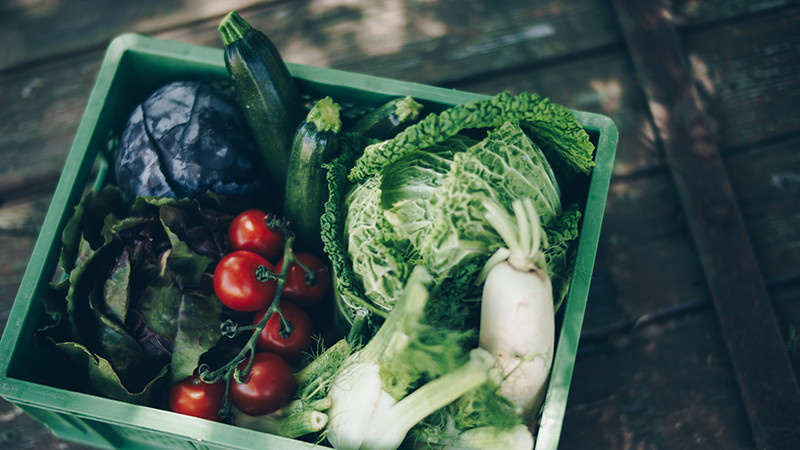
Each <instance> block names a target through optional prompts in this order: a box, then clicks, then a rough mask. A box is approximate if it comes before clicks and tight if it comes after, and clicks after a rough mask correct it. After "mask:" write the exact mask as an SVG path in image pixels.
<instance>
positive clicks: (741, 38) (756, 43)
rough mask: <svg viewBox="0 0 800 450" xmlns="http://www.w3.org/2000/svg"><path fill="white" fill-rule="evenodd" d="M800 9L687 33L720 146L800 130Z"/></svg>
mask: <svg viewBox="0 0 800 450" xmlns="http://www.w3.org/2000/svg"><path fill="white" fill-rule="evenodd" d="M798 29H800V7H795V8H784V9H781V10H777V11H773V12H767V13H763V14H759V15H756V16H753V17H752V18H748V19H747V20H738V21H734V22H726V23H723V24H720V25H718V26H714V27H708V28H703V29H700V30H690V31H689V32H687V33H685V34H684V35H683V36H682V37H683V39H682V42H683V43H684V45H685V49H686V56H687V58H688V59H689V61H690V63H691V69H692V74H693V77H694V79H695V83H696V85H697V87H698V90H699V91H700V93H701V94H702V95H703V98H704V99H705V101H706V103H707V104H708V105H709V108H710V109H711V111H712V112H713V114H714V116H715V120H716V125H715V126H716V127H717V128H718V130H717V132H718V134H719V142H720V146H722V147H723V148H725V149H729V148H740V147H743V146H747V145H749V144H752V143H756V142H761V141H765V140H770V139H780V138H784V137H785V136H787V135H789V134H792V133H797V132H800V115H799V114H797V105H798V104H800V78H798V76H797V74H798V70H800V33H798V32H797V30H798Z"/></svg>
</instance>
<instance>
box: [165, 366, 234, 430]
mask: <svg viewBox="0 0 800 450" xmlns="http://www.w3.org/2000/svg"><path fill="white" fill-rule="evenodd" d="M224 396H225V383H223V382H221V381H217V382H216V383H205V382H203V381H201V380H200V378H198V377H197V376H191V377H187V378H184V379H183V380H181V381H179V382H177V383H175V384H174V385H173V386H172V388H170V390H169V409H170V411H174V412H177V413H181V414H186V415H189V416H194V417H201V418H203V419H208V420H215V421H217V422H220V421H222V417H221V416H220V415H219V411H220V409H222V399H223V397H224Z"/></svg>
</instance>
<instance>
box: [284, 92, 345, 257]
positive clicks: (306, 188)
mask: <svg viewBox="0 0 800 450" xmlns="http://www.w3.org/2000/svg"><path fill="white" fill-rule="evenodd" d="M341 128H342V120H341V116H340V110H339V105H337V104H336V103H334V102H333V99H331V98H330V97H325V98H323V99H321V100H319V101H317V102H316V103H315V104H314V106H313V107H312V108H311V110H310V111H309V112H308V116H307V117H306V119H305V120H304V121H303V123H301V124H300V126H299V127H297V132H296V133H295V136H294V141H293V142H292V150H291V155H290V157H289V166H288V178H287V180H286V194H285V197H284V204H283V215H284V217H285V218H286V220H288V221H289V228H290V229H291V230H292V231H293V232H294V234H295V236H296V240H295V245H297V247H298V248H299V249H300V250H302V251H308V252H311V253H315V254H317V255H321V254H322V238H321V237H320V235H321V233H322V226H321V225H320V218H321V217H322V214H323V213H324V212H325V202H327V201H328V181H327V178H326V176H327V170H325V169H324V168H323V164H326V163H329V162H330V161H331V160H332V159H333V158H334V157H336V155H337V154H338V148H339V136H340V134H339V132H340V131H341Z"/></svg>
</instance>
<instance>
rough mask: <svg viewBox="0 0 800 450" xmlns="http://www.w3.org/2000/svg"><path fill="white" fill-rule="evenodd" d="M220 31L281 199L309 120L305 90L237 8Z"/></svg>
mask: <svg viewBox="0 0 800 450" xmlns="http://www.w3.org/2000/svg"><path fill="white" fill-rule="evenodd" d="M218 31H219V34H220V37H221V38H222V43H223V44H224V46H225V67H226V68H227V70H228V74H229V75H230V77H231V79H232V81H233V85H234V89H235V90H236V94H237V96H238V97H239V102H240V104H241V105H242V109H243V111H244V115H245V117H246V119H247V123H248V125H249V126H250V129H251V131H252V133H253V137H254V140H255V142H256V145H257V146H258V148H259V151H260V153H261V159H262V161H263V163H264V170H265V171H266V175H267V176H266V182H267V186H268V187H269V188H270V189H271V192H274V193H275V194H276V196H275V197H274V198H277V199H280V198H282V197H283V189H284V188H285V186H286V170H287V169H286V167H287V164H288V163H289V152H290V147H291V144H292V138H293V136H294V132H295V130H297V126H298V124H299V123H300V122H301V121H302V120H303V111H304V108H303V103H302V102H301V98H300V93H299V91H298V89H297V86H296V85H295V82H294V79H293V78H292V77H291V75H290V74H289V69H288V68H287V67H286V64H285V63H284V62H283V59H282V58H281V55H280V53H279V52H278V49H277V48H276V47H275V45H274V44H273V43H272V41H270V40H269V38H268V37H267V36H266V35H265V34H264V33H262V32H261V31H259V30H257V29H255V28H253V27H252V26H250V24H249V23H248V22H247V21H246V20H244V19H243V18H242V17H241V16H239V14H238V13H236V11H231V12H230V13H229V14H228V15H227V16H225V18H224V19H222V22H220V25H219V30H218ZM275 206H277V207H280V205H275Z"/></svg>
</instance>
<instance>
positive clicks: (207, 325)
mask: <svg viewBox="0 0 800 450" xmlns="http://www.w3.org/2000/svg"><path fill="white" fill-rule="evenodd" d="M121 199H122V195H121V193H120V192H119V190H118V189H117V188H116V187H111V186H107V187H105V188H103V189H101V190H93V191H91V192H89V193H88V194H87V195H86V196H84V198H83V199H82V201H81V202H80V203H79V205H78V206H77V207H76V209H75V214H74V215H73V216H72V217H71V218H70V220H69V221H68V223H67V225H66V226H65V231H64V233H63V236H62V239H63V242H64V245H63V248H62V252H61V267H62V269H63V271H64V273H65V274H66V275H67V278H66V279H65V280H64V281H63V282H62V283H59V284H58V285H54V286H53V288H52V289H51V290H49V293H48V295H47V303H46V308H47V310H48V311H50V312H52V313H53V315H52V317H53V322H51V323H49V324H46V325H45V326H43V327H42V328H41V329H40V330H39V334H40V335H43V336H46V337H49V338H50V340H51V341H52V342H55V343H56V347H57V348H59V349H61V350H62V351H63V353H64V354H65V355H67V356H68V357H69V359H71V360H72V361H73V362H75V363H76V364H77V365H78V366H79V367H84V370H88V373H89V377H88V378H89V381H90V382H91V385H92V387H93V388H94V389H95V390H97V391H98V392H100V393H102V394H104V395H107V396H110V397H112V398H117V399H120V400H125V401H134V402H137V403H142V402H146V399H149V398H150V397H151V395H152V393H151V392H149V391H150V390H152V389H154V386H155V385H156V384H157V383H156V381H157V380H159V379H161V378H164V377H166V376H167V374H168V378H169V379H170V380H171V381H172V382H174V381H177V380H180V379H182V378H185V377H187V376H189V375H191V374H192V372H193V371H194V369H195V368H196V367H197V366H198V362H199V359H200V356H201V355H202V354H204V353H205V352H206V351H208V350H209V349H210V348H211V347H213V346H214V344H215V343H216V341H217V340H218V339H219V337H220V331H219V323H220V321H221V320H220V315H221V313H222V307H221V303H220V302H219V301H218V300H217V299H216V298H215V296H214V295H213V288H212V287H211V286H210V284H209V283H208V280H209V275H208V273H207V270H208V269H209V268H210V267H211V266H212V263H213V262H214V261H215V260H217V259H219V257H221V255H222V254H223V250H222V244H221V242H222V241H221V239H222V238H220V235H221V234H222V232H223V230H224V229H225V226H226V223H227V221H229V220H230V215H229V214H227V213H225V212H224V210H223V208H222V207H221V204H220V203H219V198H217V197H215V196H207V197H202V198H201V199H196V200H193V201H189V200H185V199H184V200H177V199H161V198H144V197H140V198H138V199H137V200H136V201H135V202H134V203H133V205H132V206H130V208H128V207H127V206H125V203H124V202H122V201H121ZM120 205H122V206H120Z"/></svg>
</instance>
